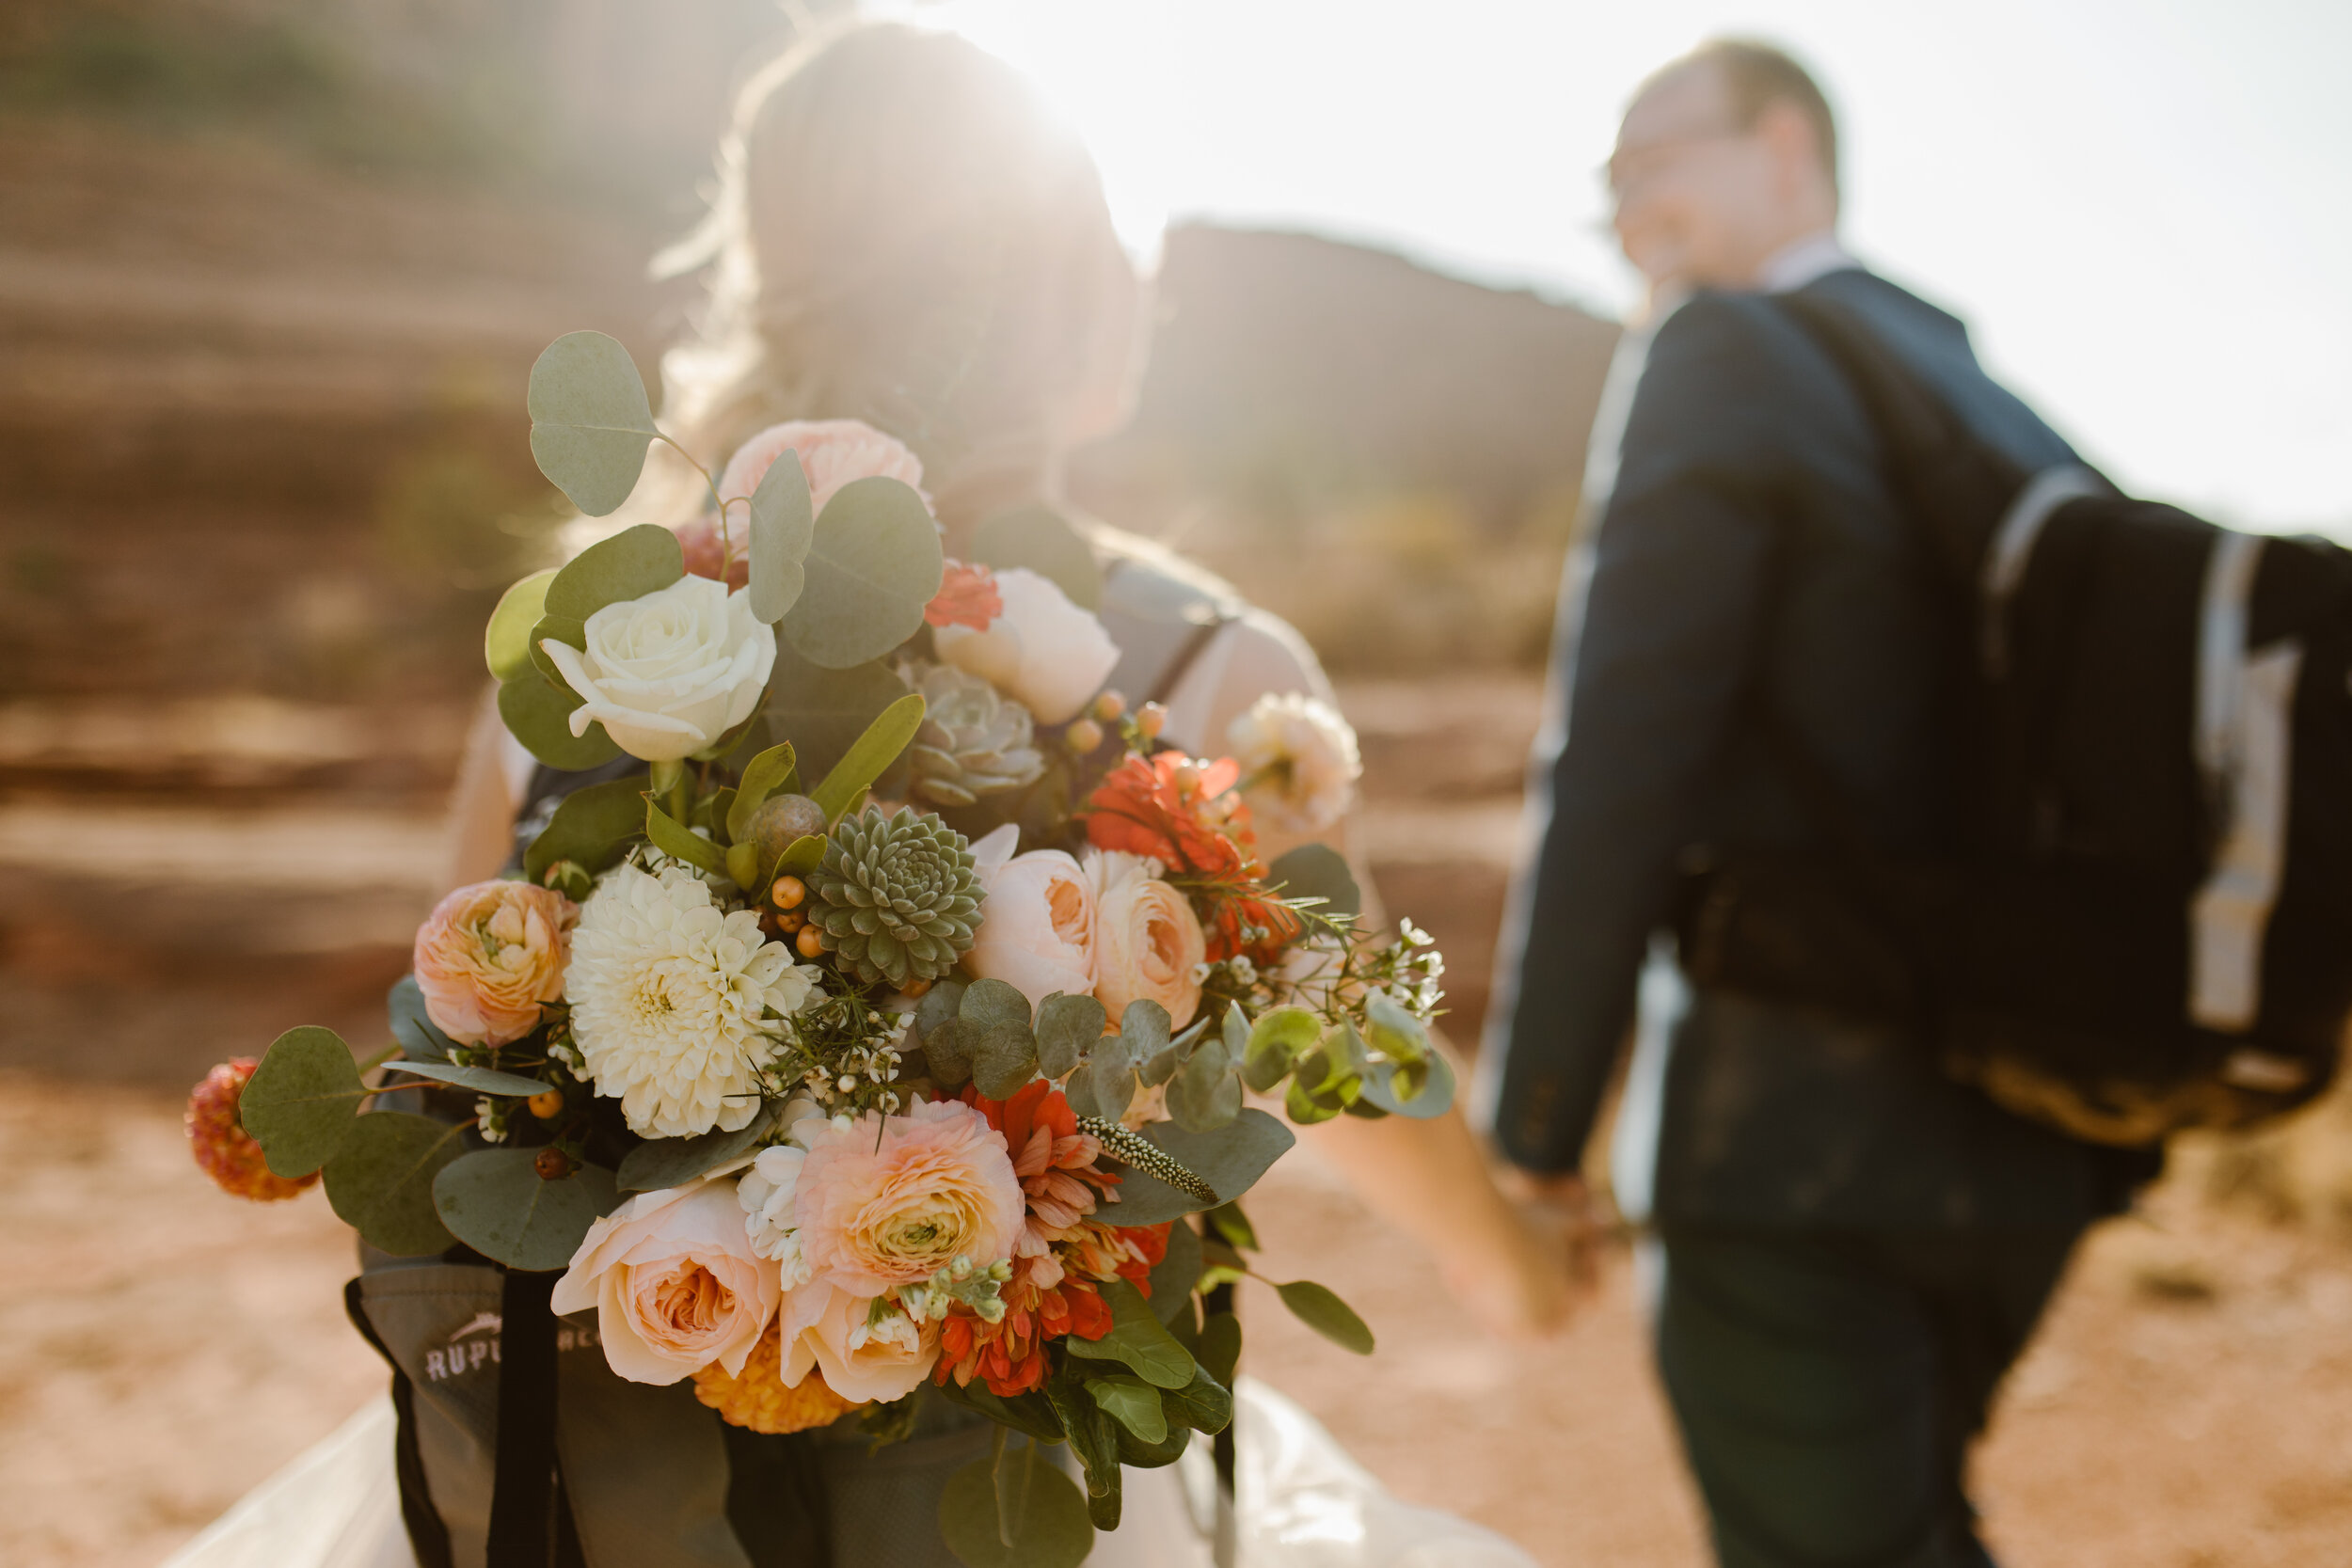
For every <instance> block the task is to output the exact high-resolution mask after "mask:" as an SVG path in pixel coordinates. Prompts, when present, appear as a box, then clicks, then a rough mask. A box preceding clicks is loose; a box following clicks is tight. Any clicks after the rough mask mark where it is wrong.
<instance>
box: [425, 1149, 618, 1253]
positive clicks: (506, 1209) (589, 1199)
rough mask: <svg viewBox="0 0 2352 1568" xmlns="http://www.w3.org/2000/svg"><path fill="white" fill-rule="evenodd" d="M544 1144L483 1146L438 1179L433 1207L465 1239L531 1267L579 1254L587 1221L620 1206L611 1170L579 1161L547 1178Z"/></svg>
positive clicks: (482, 1250) (481, 1249)
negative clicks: (560, 1175)
mask: <svg viewBox="0 0 2352 1568" xmlns="http://www.w3.org/2000/svg"><path fill="white" fill-rule="evenodd" d="M537 1155H538V1150H536V1149H530V1148H483V1149H476V1150H475V1151H474V1152H473V1153H471V1154H468V1155H464V1156H462V1157H460V1158H459V1159H456V1160H453V1161H452V1162H451V1163H450V1164H448V1165H446V1166H444V1167H443V1168H442V1169H441V1171H440V1173H439V1174H438V1175H437V1176H436V1177H435V1178H434V1179H433V1206H434V1208H435V1209H436V1210H437V1211H438V1212H440V1216H441V1223H442V1224H443V1225H446V1226H448V1227H449V1228H450V1233H451V1234H452V1235H454V1236H455V1237H456V1238H457V1239H458V1240H459V1241H461V1242H463V1243H466V1244H467V1245H468V1246H469V1247H471V1248H473V1249H474V1250H475V1251H476V1252H478V1253H480V1254H482V1255H483V1256H484V1257H485V1258H488V1259H494V1260H496V1261H498V1262H501V1263H503V1264H505V1265H506V1266H507V1267H508V1268H510V1269H521V1270H523V1271H525V1272H526V1273H533V1274H535V1273H542V1272H545V1271H547V1270H549V1269H560V1268H563V1267H564V1265H566V1264H567V1263H569V1262H570V1261H571V1260H572V1254H574V1253H576V1252H578V1251H579V1250H580V1241H581V1239H582V1238H583V1237H585V1236H586V1235H587V1234H588V1227H590V1226H591V1225H594V1224H595V1223H596V1221H597V1220H598V1219H599V1218H601V1217H602V1216H604V1215H606V1214H609V1213H611V1212H612V1211H613V1210H614V1209H615V1208H617V1207H619V1205H620V1201H621V1194H620V1189H619V1188H618V1187H616V1186H615V1185H614V1184H613V1180H612V1172H611V1171H609V1170H605V1169H603V1168H602V1167H600V1166H597V1165H580V1166H579V1167H578V1168H576V1169H575V1170H574V1171H573V1172H572V1174H571V1175H569V1176H567V1177H565V1178H564V1179H563V1180H560V1181H548V1180H544V1179H543V1178H541V1176H540V1175H539V1172H538V1168H537V1166H536V1165H535V1164H533V1162H534V1160H535V1159H536V1158H537Z"/></svg>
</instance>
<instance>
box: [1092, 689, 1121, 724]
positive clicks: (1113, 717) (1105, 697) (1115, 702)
mask: <svg viewBox="0 0 2352 1568" xmlns="http://www.w3.org/2000/svg"><path fill="white" fill-rule="evenodd" d="M1126 712H1127V699H1126V698H1124V697H1122V696H1120V694H1119V693H1118V692H1116V691H1105V692H1104V693H1103V694H1102V695H1100V696H1098V697H1096V698H1095V699H1094V717H1095V718H1097V719H1100V720H1101V721H1103V722H1104V723H1105V724H1116V723H1118V722H1119V721H1120V719H1121V718H1122V717H1124V716H1125V714H1126Z"/></svg>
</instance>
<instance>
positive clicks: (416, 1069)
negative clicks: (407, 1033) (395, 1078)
mask: <svg viewBox="0 0 2352 1568" xmlns="http://www.w3.org/2000/svg"><path fill="white" fill-rule="evenodd" d="M389 1070H391V1071H394V1072H406V1073H413V1074H414V1075H415V1076H417V1077H419V1078H430V1079H432V1080H433V1081H434V1082H435V1083H437V1084H448V1085H452V1086H453V1087H455V1088H460V1089H471V1090H472V1091H473V1092H474V1093H476V1094H495V1095H504V1096H507V1097H508V1098H510V1099H527V1098H529V1097H530V1096H532V1095H534V1094H540V1093H543V1092H545V1090H546V1089H547V1085H545V1084H542V1083H541V1082H539V1080H537V1079H536V1078H525V1077H523V1076H522V1075H521V1074H520V1073H516V1072H498V1071H494V1070H493V1069H489V1068H486V1067H460V1066H458V1065H457V1064H456V1063H454V1062H393V1063H390V1064H389Z"/></svg>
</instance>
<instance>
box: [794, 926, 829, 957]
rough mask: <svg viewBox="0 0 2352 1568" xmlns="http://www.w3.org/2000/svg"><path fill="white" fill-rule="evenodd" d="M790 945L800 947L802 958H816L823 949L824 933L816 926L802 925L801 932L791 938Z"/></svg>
mask: <svg viewBox="0 0 2352 1568" xmlns="http://www.w3.org/2000/svg"><path fill="white" fill-rule="evenodd" d="M792 945H793V946H795V947H797V948H799V949H800V951H801V957H802V958H816V957H817V956H818V954H820V953H822V952H823V951H824V950H825V933H824V931H823V930H822V929H821V928H820V927H815V926H803V927H801V934H800V935H799V936H797V937H795V938H794V939H793V941H792Z"/></svg>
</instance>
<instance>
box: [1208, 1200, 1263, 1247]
mask: <svg viewBox="0 0 2352 1568" xmlns="http://www.w3.org/2000/svg"><path fill="white" fill-rule="evenodd" d="M1206 1218H1207V1219H1208V1222H1209V1225H1210V1227H1211V1228H1213V1229H1215V1230H1216V1233H1217V1234H1218V1235H1220V1236H1222V1237H1224V1238H1225V1240H1226V1242H1227V1243H1228V1244H1230V1245H1232V1246H1237V1247H1244V1248H1247V1249H1248V1250H1249V1251H1251V1252H1256V1251H1258V1250H1259V1246H1258V1229H1257V1227H1255V1226H1253V1225H1251V1224H1250V1223H1249V1216H1248V1214H1245V1213H1243V1212H1242V1209H1241V1205H1240V1204H1238V1203H1221V1204H1219V1205H1217V1207H1216V1208H1214V1209H1212V1210H1210V1211H1209V1212H1208V1214H1207V1216H1206Z"/></svg>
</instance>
